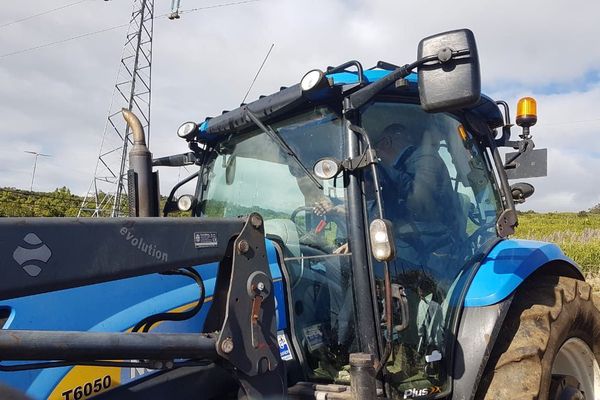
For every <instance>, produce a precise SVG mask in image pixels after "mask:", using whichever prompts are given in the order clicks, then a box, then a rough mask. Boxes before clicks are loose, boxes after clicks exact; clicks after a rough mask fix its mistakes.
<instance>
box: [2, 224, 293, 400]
mask: <svg viewBox="0 0 600 400" xmlns="http://www.w3.org/2000/svg"><path fill="white" fill-rule="evenodd" d="M0 233H1V235H0V265H2V267H3V275H4V276H3V279H2V280H1V281H0V300H2V299H8V298H14V297H21V296H26V295H33V294H38V293H44V292H49V291H55V290H60V289H67V288H72V287H77V286H83V285H89V284H95V283H102V282H108V281H111V280H117V279H123V278H128V277H133V276H139V275H145V274H149V273H156V272H168V271H171V270H173V269H174V268H180V267H190V266H194V265H199V264H204V263H208V262H214V261H219V262H220V263H221V267H220V268H219V272H218V276H217V282H218V293H219V296H216V299H215V304H213V307H211V313H210V314H209V316H208V318H207V326H210V327H211V328H212V331H211V333H198V334H189V333H188V334H150V333H122V332H118V333H98V332H53V331H15V330H0V359H1V360H2V361H27V360H38V361H54V362H57V363H58V364H57V365H53V364H52V363H47V362H46V363H36V364H29V368H48V367H52V366H64V365H73V364H78V363H81V364H87V365H90V364H91V365H96V364H98V363H106V361H104V360H115V359H116V360H119V359H125V360H127V359H129V360H131V359H134V360H136V359H140V360H144V362H146V363H147V362H151V361H153V360H156V361H158V362H159V363H158V364H157V365H159V368H166V369H169V368H172V367H173V366H174V365H175V364H174V362H173V360H176V359H191V360H196V359H209V360H213V361H215V362H219V363H221V364H223V365H224V366H225V367H228V368H229V369H232V370H234V371H235V375H236V376H237V378H238V380H239V382H240V385H241V388H242V390H243V391H244V393H245V394H246V396H248V397H250V398H253V399H262V398H273V397H283V396H285V393H286V391H287V385H286V376H285V370H284V367H283V363H282V362H281V360H280V358H279V351H278V344H277V332H276V323H275V320H276V318H275V300H274V294H273V293H272V287H273V286H272V285H273V283H272V278H271V275H270V269H269V265H268V263H267V258H266V249H265V242H264V226H263V220H262V218H261V216H260V215H259V214H251V215H250V216H248V217H247V218H239V219H198V218H124V219H115V218H103V219H75V218H69V219H40V218H20V219H19V218H6V219H2V220H0ZM165 238H166V239H165ZM144 245H145V246H144ZM32 246H35V247H32ZM15 249H23V250H15ZM26 258H28V259H26ZM22 265H27V266H29V265H37V267H38V269H39V270H35V271H37V272H38V274H37V275H36V276H31V274H30V273H29V271H31V269H30V270H29V271H28V270H25V269H23V268H21V266H22ZM82 266H84V267H82ZM205 330H206V329H205ZM165 360H167V361H166V362H165ZM126 363H128V364H131V363H130V362H126ZM111 365H118V362H116V363H112V364H111ZM11 367H12V366H2V369H4V370H10V369H11ZM27 367H28V366H27V365H26V364H25V365H24V364H19V365H18V366H17V367H16V369H26V368H27ZM12 369H15V368H12Z"/></svg>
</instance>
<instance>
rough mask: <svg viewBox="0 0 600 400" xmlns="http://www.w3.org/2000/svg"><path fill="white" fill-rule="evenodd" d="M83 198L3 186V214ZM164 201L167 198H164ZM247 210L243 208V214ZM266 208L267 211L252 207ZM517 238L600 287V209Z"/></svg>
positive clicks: (525, 217) (552, 218)
mask: <svg viewBox="0 0 600 400" xmlns="http://www.w3.org/2000/svg"><path fill="white" fill-rule="evenodd" d="M82 201H83V198H81V197H79V196H76V195H73V194H71V192H70V191H69V189H67V188H65V187H63V188H60V189H56V190H55V191H54V192H48V193H42V192H33V193H32V192H27V191H23V190H18V189H14V188H0V217H8V216H12V217H24V216H38V217H73V216H76V215H77V211H78V209H79V206H80V205H81V202H82ZM163 201H164V198H163ZM244 211H247V210H239V214H243V213H244ZM250 211H262V212H264V210H250ZM515 237H517V238H520V239H531V240H541V241H545V242H552V243H556V244H557V245H559V246H560V248H561V249H562V250H563V251H564V252H565V253H566V254H567V255H568V256H569V257H571V258H572V259H573V260H575V261H576V262H577V263H578V264H579V266H580V267H581V268H582V269H583V271H584V272H585V273H586V275H587V276H588V278H589V279H590V280H591V281H593V282H594V283H597V284H596V287H598V290H600V210H599V209H598V207H594V208H593V209H592V210H591V211H590V212H587V211H580V212H579V213H546V214H538V213H534V212H531V211H529V212H525V213H520V215H519V227H518V228H517V232H516V235H515Z"/></svg>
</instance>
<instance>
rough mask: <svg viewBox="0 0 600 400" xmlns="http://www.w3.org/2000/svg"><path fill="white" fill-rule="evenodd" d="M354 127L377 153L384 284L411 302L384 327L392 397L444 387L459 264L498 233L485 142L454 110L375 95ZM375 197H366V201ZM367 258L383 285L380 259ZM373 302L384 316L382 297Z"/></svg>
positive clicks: (462, 272) (461, 275) (466, 264)
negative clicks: (398, 324) (386, 239)
mask: <svg viewBox="0 0 600 400" xmlns="http://www.w3.org/2000/svg"><path fill="white" fill-rule="evenodd" d="M362 125H363V127H364V128H365V129H366V131H367V132H368V134H369V136H370V140H371V143H372V144H373V147H374V148H375V150H376V152H377V156H378V157H379V158H380V160H381V161H380V163H379V164H378V171H379V172H378V175H379V183H380V186H381V196H382V202H383V208H384V214H385V217H386V218H387V219H389V220H390V221H392V224H393V227H394V236H395V246H396V257H395V259H394V260H393V261H391V262H390V273H391V276H392V283H393V285H392V287H393V288H398V285H402V286H404V288H405V290H406V296H407V299H408V304H409V315H410V325H409V327H408V328H407V329H405V330H403V331H402V332H399V331H396V330H395V331H394V332H392V335H389V334H386V335H385V336H386V338H390V337H391V340H392V344H393V352H392V355H391V357H390V360H389V363H388V365H387V369H388V371H389V372H391V376H392V381H393V382H394V383H395V384H394V385H393V386H394V387H395V388H396V389H397V390H398V391H399V392H400V396H402V395H403V396H404V398H408V397H417V396H415V395H414V394H415V393H417V394H418V393H421V394H423V393H425V392H424V391H423V390H429V391H431V390H432V388H436V389H435V390H443V388H444V386H445V383H446V380H447V373H446V371H447V370H448V369H447V368H449V367H450V363H449V360H450V358H451V354H452V349H453V345H454V340H453V337H454V334H455V332H453V329H452V327H453V324H454V322H455V318H456V311H457V310H458V309H460V305H459V304H458V301H459V300H458V299H459V298H460V293H461V291H462V290H463V288H464V287H465V282H464V281H465V279H466V276H467V275H468V274H467V271H468V270H469V268H470V267H471V266H472V265H473V264H474V260H475V259H476V258H477V256H478V255H479V254H480V253H481V252H482V251H485V250H486V249H487V247H489V244H490V243H492V242H493V239H494V238H496V232H495V223H496V219H497V217H498V215H499V212H500V211H501V205H500V204H501V203H500V200H499V199H498V198H497V195H496V192H497V191H496V190H494V185H495V183H494V182H495V181H494V178H493V175H492V173H491V168H490V166H489V163H488V160H487V159H486V158H485V156H484V154H483V150H482V149H483V147H481V146H480V145H479V144H478V142H477V140H476V138H474V137H473V136H472V135H471V134H470V133H469V132H468V131H467V130H466V129H465V127H464V126H463V125H462V124H461V122H460V120H459V119H458V118H457V117H455V116H453V115H451V114H441V113H440V114H429V113H426V112H424V111H423V110H422V109H421V107H419V106H418V105H414V104H403V103H392V102H375V103H373V104H372V105H370V106H369V107H368V108H366V109H365V110H364V111H363V114H362ZM369 185H370V187H373V186H372V180H371V177H370V176H368V175H367V177H366V180H365V186H366V187H369ZM366 193H367V196H368V195H369V193H373V190H367V191H366ZM373 204H374V201H373V200H367V208H373V207H372V205H373ZM374 217H376V215H375V213H374V212H370V213H369V218H370V219H372V218H374ZM373 262H374V264H375V275H376V279H377V287H378V289H379V288H383V267H382V265H380V264H378V263H377V262H375V261H373ZM378 291H379V292H380V293H381V292H382V290H380V289H379V290H378ZM396 291H397V290H396ZM392 292H394V290H392ZM380 304H381V311H382V318H383V315H384V313H383V298H382V297H380ZM394 314H395V315H398V314H399V310H395V312H394ZM395 318H396V321H398V320H399V316H396V317H395ZM382 329H383V328H382ZM411 391H412V392H411Z"/></svg>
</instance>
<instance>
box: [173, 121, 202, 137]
mask: <svg viewBox="0 0 600 400" xmlns="http://www.w3.org/2000/svg"><path fill="white" fill-rule="evenodd" d="M197 129H198V124H197V123H195V122H185V123H183V124H182V125H181V126H180V127H179V129H177V136H179V137H180V138H182V139H191V138H192V136H194V135H195V134H196V130H197Z"/></svg>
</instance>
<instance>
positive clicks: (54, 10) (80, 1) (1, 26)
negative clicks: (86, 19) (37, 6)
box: [0, 0, 88, 29]
mask: <svg viewBox="0 0 600 400" xmlns="http://www.w3.org/2000/svg"><path fill="white" fill-rule="evenodd" d="M86 1H88V0H79V1H76V2H73V3H69V4H65V5H62V6H60V7H56V8H53V9H51V10H46V11H42V12H40V13H37V14H33V15H29V16H27V17H23V18H20V19H17V20H14V21H11V22H7V23H5V24H2V25H0V29H2V28H6V27H7V26H10V25H14V24H18V23H19V22H24V21H28V20H30V19H33V18H36V17H40V16H42V15H46V14H50V13H53V12H56V11H59V10H62V9H65V8H68V7H73V6H76V5H77V4H81V3H84V2H86Z"/></svg>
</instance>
